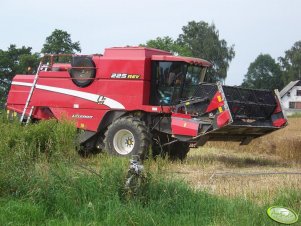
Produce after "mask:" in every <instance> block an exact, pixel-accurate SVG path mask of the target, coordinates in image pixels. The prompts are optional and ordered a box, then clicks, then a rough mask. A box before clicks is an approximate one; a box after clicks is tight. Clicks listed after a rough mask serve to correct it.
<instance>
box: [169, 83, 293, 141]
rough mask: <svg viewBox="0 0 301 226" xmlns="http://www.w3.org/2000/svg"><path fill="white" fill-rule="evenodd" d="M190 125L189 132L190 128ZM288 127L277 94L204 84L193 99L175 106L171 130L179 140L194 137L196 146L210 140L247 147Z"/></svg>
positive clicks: (219, 84)
mask: <svg viewBox="0 0 301 226" xmlns="http://www.w3.org/2000/svg"><path fill="white" fill-rule="evenodd" d="M187 125H188V128H187ZM286 125H287V118H286V116H285V114H284V113H283V111H282V106H281V100H280V97H279V93H278V90H275V91H269V90H258V89H246V88H241V87H235V86H233V87H232V86H225V85H222V84H221V83H217V84H210V83H201V84H200V85H199V86H198V88H197V89H196V90H195V93H194V95H193V97H192V98H190V99H188V100H185V101H181V103H180V104H177V105H175V107H174V113H173V114H172V130H173V133H174V134H175V136H176V137H178V139H181V140H185V139H188V136H181V135H180V134H182V135H183V134H185V135H190V136H191V135H193V139H191V140H194V141H196V143H195V146H201V145H203V144H205V143H206V142H207V141H209V140H214V141H240V142H241V144H248V143H249V142H250V141H251V140H252V139H254V138H257V137H260V136H263V135H265V134H268V133H270V132H273V131H275V130H277V129H280V128H282V127H285V126H286Z"/></svg>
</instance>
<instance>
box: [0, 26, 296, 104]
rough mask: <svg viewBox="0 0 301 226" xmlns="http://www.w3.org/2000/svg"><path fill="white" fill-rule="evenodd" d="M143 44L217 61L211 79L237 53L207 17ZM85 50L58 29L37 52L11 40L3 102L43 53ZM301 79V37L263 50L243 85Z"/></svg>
mask: <svg viewBox="0 0 301 226" xmlns="http://www.w3.org/2000/svg"><path fill="white" fill-rule="evenodd" d="M140 46H145V47H151V48H158V49H162V50H166V51H169V52H172V53H173V54H175V55H182V56H188V57H196V58H203V59H206V60H208V61H210V62H212V63H213V66H212V68H211V69H210V70H209V71H208V73H207V80H206V81H207V82H216V81H224V80H225V79H226V78H227V71H228V68H229V65H230V63H231V61H232V60H233V58H234V57H235V51H234V45H228V43H227V41H226V40H224V39H222V38H221V37H220V34H219V31H218V29H217V28H216V27H215V25H214V24H213V23H212V24H208V23H206V22H204V21H199V22H196V21H190V22H188V24H187V25H185V26H183V27H182V33H181V34H179V35H178V37H177V38H176V39H173V38H171V37H170V36H164V37H157V38H155V39H151V40H148V41H147V42H146V43H144V44H140ZM76 52H81V47H80V43H79V42H73V41H72V40H71V35H70V34H69V33H68V32H66V31H63V30H59V29H55V30H54V31H53V32H52V33H51V35H50V36H48V37H47V38H46V40H45V43H44V45H43V48H42V49H41V51H40V52H38V53H33V52H32V48H31V47H25V46H22V47H21V48H18V47H17V46H16V45H14V44H11V45H10V46H9V47H8V48H7V50H2V49H0V97H1V98H0V104H3V103H4V102H5V100H6V95H7V92H8V88H9V86H10V82H11V80H12V78H13V76H14V75H16V74H34V73H35V72H36V69H37V66H38V64H39V61H40V59H41V56H42V55H43V54H60V53H66V54H73V53H76ZM297 79H301V41H298V42H296V43H295V44H294V45H293V46H292V48H291V49H289V50H287V51H285V55H284V57H279V58H278V59H277V60H275V59H273V58H272V57H271V56H270V55H269V54H259V56H258V57H257V58H256V59H255V61H254V62H252V63H251V64H250V66H249V68H248V72H247V74H246V75H244V80H243V83H242V84H241V86H243V87H247V88H257V89H275V88H278V89H282V88H283V87H284V86H285V85H286V84H287V83H288V82H290V81H292V80H297Z"/></svg>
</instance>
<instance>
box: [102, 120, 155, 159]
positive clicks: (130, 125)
mask: <svg viewBox="0 0 301 226" xmlns="http://www.w3.org/2000/svg"><path fill="white" fill-rule="evenodd" d="M104 144H105V150H106V151H107V152H108V153H109V154H112V155H117V156H131V155H139V156H140V158H141V159H144V158H145V156H146V155H147V154H148V150H149V146H150V134H149V132H148V129H147V127H146V125H145V123H144V122H143V121H141V120H140V119H139V118H136V117H133V116H126V117H122V118H119V119H117V120H116V121H115V122H113V123H112V124H111V125H110V126H109V127H108V129H107V131H106V133H105V139H104Z"/></svg>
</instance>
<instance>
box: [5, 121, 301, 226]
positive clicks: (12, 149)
mask: <svg viewBox="0 0 301 226" xmlns="http://www.w3.org/2000/svg"><path fill="white" fill-rule="evenodd" d="M0 129H1V131H2V132H1V134H0V139H1V142H0V154H1V162H0V225H44V224H46V225H277V224H274V223H273V222H272V221H271V220H270V219H268V217H267V216H266V214H265V211H266V208H267V207H268V205H270V204H283V202H284V201H283V200H285V202H287V201H288V200H289V204H290V207H292V208H295V210H297V211H298V210H301V208H300V202H299V200H301V194H300V193H298V192H295V191H288V192H284V193H283V194H282V195H281V196H279V199H278V200H276V201H275V203H267V204H266V205H264V206H258V205H256V204H254V203H252V202H250V201H248V200H246V199H244V198H231V199H227V198H221V197H217V196H214V195H210V194H208V193H206V192H201V191H195V190H194V189H192V188H191V187H189V186H188V185H187V184H185V183H184V182H182V181H175V180H172V179H164V176H162V175H161V173H162V169H164V164H165V163H164V161H161V160H158V161H157V162H153V161H152V160H149V162H146V164H145V165H146V169H147V171H148V172H149V173H148V180H147V182H146V184H145V185H144V186H143V187H142V188H141V189H142V190H141V192H139V193H138V194H137V195H136V196H134V197H128V196H127V194H126V192H125V190H124V185H125V176H126V173H127V168H128V160H127V159H124V158H116V157H110V156H106V155H101V156H96V157H93V158H91V159H81V158H80V157H79V156H78V155H77V154H76V151H75V149H76V144H75V143H74V137H75V135H76V130H75V128H74V126H73V125H72V123H68V122H65V123H60V124H58V123H56V122H55V121H52V120H50V121H45V122H41V123H38V124H33V125H30V126H26V127H25V126H20V125H19V124H18V123H7V122H6V121H5V120H4V119H2V120H1V122H0Z"/></svg>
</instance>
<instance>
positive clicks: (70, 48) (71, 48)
mask: <svg viewBox="0 0 301 226" xmlns="http://www.w3.org/2000/svg"><path fill="white" fill-rule="evenodd" d="M41 52H42V53H44V54H60V53H66V54H73V53H76V52H81V48H80V43H79V42H72V40H71V35H70V34H68V33H67V32H66V31H63V30H59V29H55V30H54V31H53V32H52V33H51V35H50V36H48V37H47V38H46V42H45V44H44V45H43V48H42V50H41Z"/></svg>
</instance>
